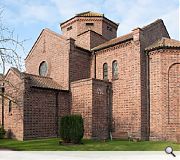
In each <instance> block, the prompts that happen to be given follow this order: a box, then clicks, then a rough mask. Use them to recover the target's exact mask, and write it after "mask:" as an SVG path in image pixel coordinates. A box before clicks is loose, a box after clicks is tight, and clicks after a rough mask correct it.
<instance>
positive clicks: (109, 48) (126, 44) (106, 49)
mask: <svg viewBox="0 0 180 160" xmlns="http://www.w3.org/2000/svg"><path fill="white" fill-rule="evenodd" d="M131 44H132V42H131V41H127V42H123V43H119V44H116V45H114V46H112V47H108V48H105V49H102V50H99V51H96V52H95V54H96V55H97V54H103V53H105V52H110V51H113V50H115V49H118V48H123V47H126V46H128V45H131Z"/></svg>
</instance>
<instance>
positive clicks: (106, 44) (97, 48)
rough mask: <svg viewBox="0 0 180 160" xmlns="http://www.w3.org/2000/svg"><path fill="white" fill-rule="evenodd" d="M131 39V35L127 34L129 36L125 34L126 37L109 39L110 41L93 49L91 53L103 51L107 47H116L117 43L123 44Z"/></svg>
mask: <svg viewBox="0 0 180 160" xmlns="http://www.w3.org/2000/svg"><path fill="white" fill-rule="evenodd" d="M131 39H133V34H132V33H129V34H126V35H123V36H120V37H117V38H114V39H111V40H110V41H107V42H105V43H103V44H101V45H99V46H97V47H95V48H93V49H92V51H96V50H100V49H104V48H107V47H110V46H113V45H116V44H118V43H122V42H125V41H128V40H131Z"/></svg>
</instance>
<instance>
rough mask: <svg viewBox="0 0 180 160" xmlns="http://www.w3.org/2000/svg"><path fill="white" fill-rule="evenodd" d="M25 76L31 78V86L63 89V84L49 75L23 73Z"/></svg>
mask: <svg viewBox="0 0 180 160" xmlns="http://www.w3.org/2000/svg"><path fill="white" fill-rule="evenodd" d="M23 75H24V78H27V79H28V80H29V83H30V86H31V87H37V88H46V89H55V90H62V89H63V88H62V86H61V85H59V84H58V83H57V82H55V81H54V80H53V79H52V78H49V77H42V76H38V75H33V74H28V73H23Z"/></svg>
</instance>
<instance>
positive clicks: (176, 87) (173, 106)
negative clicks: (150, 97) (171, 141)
mask: <svg viewBox="0 0 180 160" xmlns="http://www.w3.org/2000/svg"><path fill="white" fill-rule="evenodd" d="M179 95H180V63H174V64H172V65H171V66H170V67H169V69H168V123H171V124H177V123H180V122H179V116H180V113H179V112H180V108H179V105H180V99H179Z"/></svg>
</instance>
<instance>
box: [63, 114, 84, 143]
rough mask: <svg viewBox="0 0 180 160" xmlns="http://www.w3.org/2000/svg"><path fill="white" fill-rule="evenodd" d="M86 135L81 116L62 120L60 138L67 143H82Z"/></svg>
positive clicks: (71, 116)
mask: <svg viewBox="0 0 180 160" xmlns="http://www.w3.org/2000/svg"><path fill="white" fill-rule="evenodd" d="M83 135H84V125H83V119H82V116H81V115H69V116H64V117H62V118H61V120H60V136H61V138H62V140H63V141H64V142H65V143H75V144H77V143H80V142H81V139H82V138H83Z"/></svg>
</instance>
